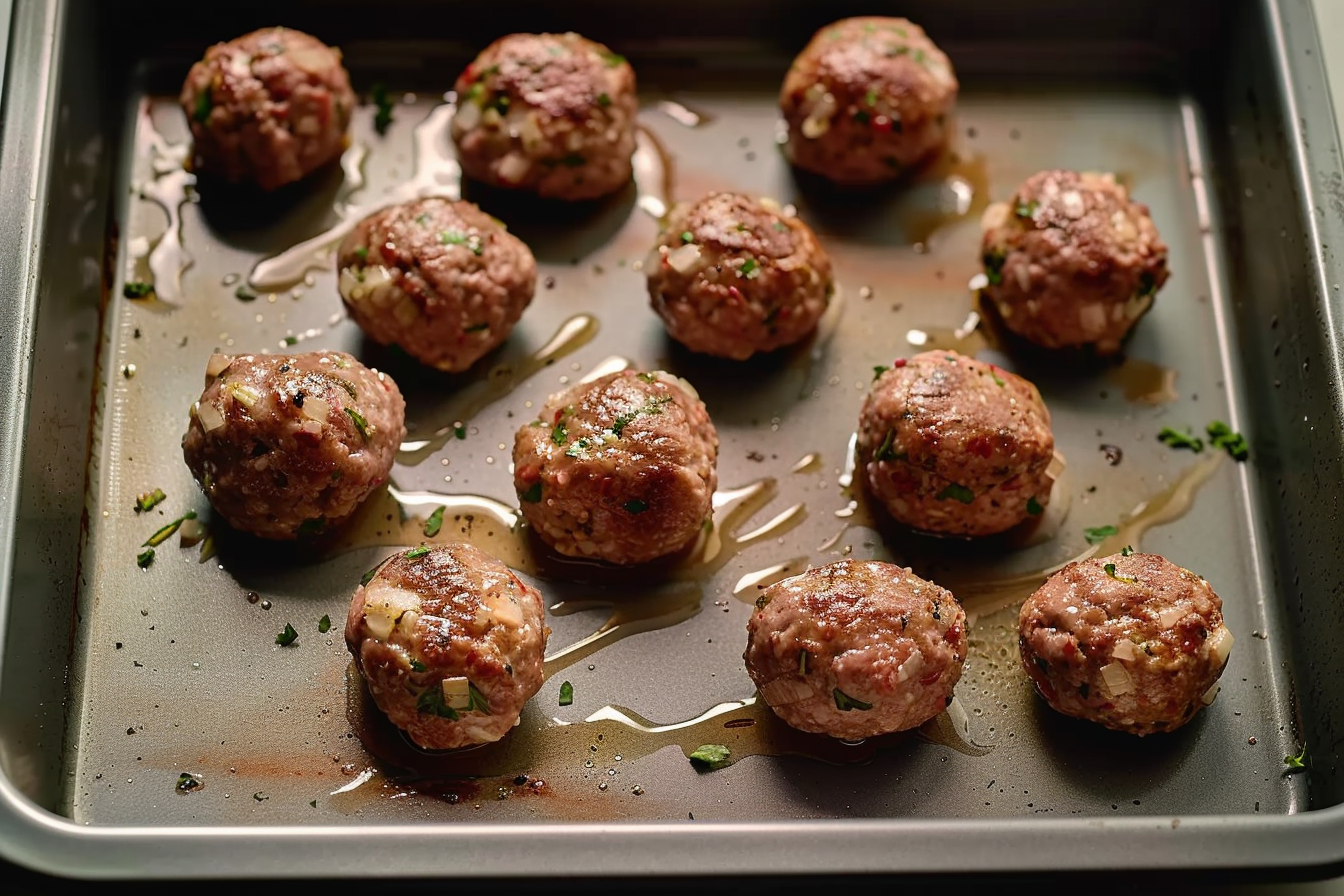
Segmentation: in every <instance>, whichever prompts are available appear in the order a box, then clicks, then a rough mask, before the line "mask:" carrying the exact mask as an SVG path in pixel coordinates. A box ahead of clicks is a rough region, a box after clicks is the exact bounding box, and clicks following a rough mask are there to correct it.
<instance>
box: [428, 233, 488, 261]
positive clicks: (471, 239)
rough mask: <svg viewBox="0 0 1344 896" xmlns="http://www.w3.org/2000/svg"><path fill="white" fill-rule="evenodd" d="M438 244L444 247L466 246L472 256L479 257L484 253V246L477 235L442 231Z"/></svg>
mask: <svg viewBox="0 0 1344 896" xmlns="http://www.w3.org/2000/svg"><path fill="white" fill-rule="evenodd" d="M439 242H440V243H441V244H442V245H445V246H466V247H467V248H468V249H470V250H471V252H472V254H473V255H481V254H483V253H484V252H485V246H484V244H483V243H482V242H481V237H480V235H479V234H475V233H470V234H468V233H463V232H462V231H460V230H442V231H440V232H439Z"/></svg>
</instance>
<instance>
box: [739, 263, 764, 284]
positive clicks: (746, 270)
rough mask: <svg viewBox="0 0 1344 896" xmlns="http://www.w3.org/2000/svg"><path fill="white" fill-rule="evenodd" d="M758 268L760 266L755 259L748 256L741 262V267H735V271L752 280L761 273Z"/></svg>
mask: <svg viewBox="0 0 1344 896" xmlns="http://www.w3.org/2000/svg"><path fill="white" fill-rule="evenodd" d="M760 269H761V266H760V264H759V263H757V261H756V259H754V258H748V259H747V260H746V261H744V262H742V267H740V268H738V269H737V273H738V274H739V275H740V276H742V277H746V278H747V279H748V280H753V279H755V278H756V277H759V276H760V275H761V270H760Z"/></svg>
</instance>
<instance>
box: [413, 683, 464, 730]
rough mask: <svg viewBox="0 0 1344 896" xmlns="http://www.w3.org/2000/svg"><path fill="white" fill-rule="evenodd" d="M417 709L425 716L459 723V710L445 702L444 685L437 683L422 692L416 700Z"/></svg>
mask: <svg viewBox="0 0 1344 896" xmlns="http://www.w3.org/2000/svg"><path fill="white" fill-rule="evenodd" d="M415 708H416V709H418V710H420V712H423V713H424V714H425V715H430V716H438V717H439V718H442V719H451V720H452V721H454V722H456V721H457V710H455V709H453V708H452V707H451V706H449V705H448V704H447V703H444V702H443V685H442V684H440V683H439V682H435V683H434V684H432V685H430V686H429V687H427V688H425V689H424V690H423V691H421V692H420V696H419V697H417V698H416V700H415Z"/></svg>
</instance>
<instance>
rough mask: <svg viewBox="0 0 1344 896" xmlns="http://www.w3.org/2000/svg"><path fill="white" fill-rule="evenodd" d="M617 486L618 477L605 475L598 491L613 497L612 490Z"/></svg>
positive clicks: (607, 496)
mask: <svg viewBox="0 0 1344 896" xmlns="http://www.w3.org/2000/svg"><path fill="white" fill-rule="evenodd" d="M615 487H616V478H615V477H614V476H603V477H602V482H601V483H600V484H599V485H598V487H597V490H598V493H599V494H601V495H602V497H604V498H609V497H611V491H612V489H613V488H615Z"/></svg>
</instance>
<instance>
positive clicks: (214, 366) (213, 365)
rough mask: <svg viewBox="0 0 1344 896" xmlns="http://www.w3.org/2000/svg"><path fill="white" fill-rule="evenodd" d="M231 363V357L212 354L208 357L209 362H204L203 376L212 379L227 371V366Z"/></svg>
mask: <svg viewBox="0 0 1344 896" xmlns="http://www.w3.org/2000/svg"><path fill="white" fill-rule="evenodd" d="M232 363H233V356H232V355H221V354H213V355H211V356H210V360H209V361H207V362H205V375H206V376H207V377H209V378H210V379H214V378H215V377H217V376H219V375H220V374H221V373H223V372H224V371H225V370H226V369H228V366H229V365H230V364H232Z"/></svg>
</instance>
